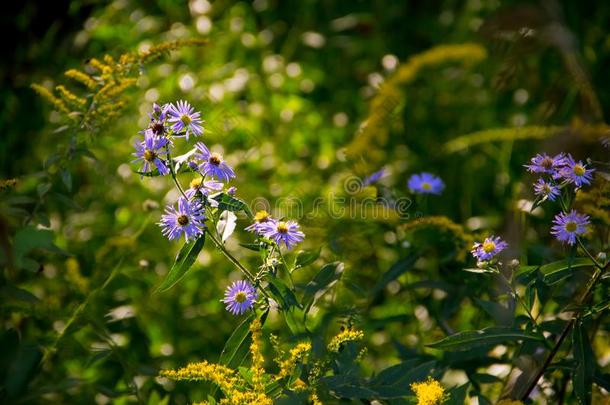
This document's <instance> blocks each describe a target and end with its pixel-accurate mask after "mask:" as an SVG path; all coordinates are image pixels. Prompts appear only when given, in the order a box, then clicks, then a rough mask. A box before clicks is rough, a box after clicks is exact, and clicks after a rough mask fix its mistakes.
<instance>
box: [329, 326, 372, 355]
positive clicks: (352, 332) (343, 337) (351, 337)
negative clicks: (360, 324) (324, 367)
mask: <svg viewBox="0 0 610 405" xmlns="http://www.w3.org/2000/svg"><path fill="white" fill-rule="evenodd" d="M363 338H364V332H362V331H361V330H357V329H353V328H347V329H345V330H344V331H343V332H341V333H339V334H338V335H336V336H335V337H333V338H332V340H331V341H330V343H329V344H328V351H331V352H338V351H339V349H340V348H341V345H342V344H343V343H346V342H357V341H360V340H362V339H363Z"/></svg>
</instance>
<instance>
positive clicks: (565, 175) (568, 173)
mask: <svg viewBox="0 0 610 405" xmlns="http://www.w3.org/2000/svg"><path fill="white" fill-rule="evenodd" d="M524 166H525V167H526V168H527V170H528V171H529V172H531V173H539V174H541V175H542V176H545V177H546V179H545V178H544V177H541V178H539V179H538V181H537V182H536V183H534V192H535V193H536V195H537V196H538V197H539V198H541V199H542V200H549V201H555V200H556V199H557V197H559V196H560V195H561V188H562V187H564V186H565V185H567V184H574V185H575V186H576V188H580V187H582V186H584V185H589V184H591V180H592V178H593V171H594V169H590V168H587V165H586V164H584V163H583V162H582V161H580V160H579V161H576V160H575V159H574V158H573V157H572V155H570V154H569V153H563V152H562V153H559V154H557V155H555V156H550V155H547V154H546V153H542V154H540V153H539V154H537V155H536V156H534V157H533V158H531V159H530V164H527V165H524Z"/></svg>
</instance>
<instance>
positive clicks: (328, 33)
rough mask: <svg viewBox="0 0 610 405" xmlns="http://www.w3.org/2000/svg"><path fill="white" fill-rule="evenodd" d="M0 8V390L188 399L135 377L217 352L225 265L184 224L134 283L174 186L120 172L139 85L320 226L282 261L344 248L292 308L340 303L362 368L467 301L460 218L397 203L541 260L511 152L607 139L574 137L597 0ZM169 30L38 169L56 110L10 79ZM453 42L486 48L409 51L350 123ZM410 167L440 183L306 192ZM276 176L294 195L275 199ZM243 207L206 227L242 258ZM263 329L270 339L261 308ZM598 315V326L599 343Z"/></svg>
mask: <svg viewBox="0 0 610 405" xmlns="http://www.w3.org/2000/svg"><path fill="white" fill-rule="evenodd" d="M1 18H2V22H3V26H4V27H7V28H8V31H10V35H9V36H8V37H7V39H6V41H5V51H4V57H3V58H2V60H1V61H0V76H1V78H2V87H1V88H0V98H1V99H2V100H3V108H2V109H1V110H0V133H1V134H2V136H0V178H1V179H3V180H7V179H16V180H17V183H16V185H15V187H12V186H11V187H9V189H8V190H5V191H3V192H2V193H3V194H2V195H1V196H0V197H1V201H0V204H1V205H0V209H1V211H0V234H1V235H0V243H1V245H2V247H3V254H2V257H1V258H2V259H3V260H2V263H3V268H4V271H3V273H2V301H1V302H2V308H1V313H2V333H3V335H2V344H0V364H2V367H0V381H4V383H3V384H2V392H0V398H2V401H7V402H6V403H92V402H96V403H99V404H104V403H109V402H113V403H136V402H140V403H151V404H152V403H157V402H158V401H160V400H161V398H166V397H167V399H168V400H169V401H170V403H187V402H190V401H192V400H200V399H202V398H201V396H200V395H201V393H202V392H203V389H204V388H202V387H197V386H196V385H187V384H174V383H168V382H163V381H161V380H158V379H157V378H156V377H155V376H156V374H157V372H158V370H159V369H160V368H167V367H176V366H178V365H181V364H185V363H187V362H189V361H196V360H200V359H204V358H205V359H210V360H215V359H217V357H218V355H219V353H220V351H221V349H222V347H223V344H224V342H225V340H226V339H227V338H228V336H229V335H230V333H231V331H232V330H233V329H234V328H235V326H236V324H237V320H236V319H235V318H234V317H232V316H229V315H228V313H227V312H226V311H225V310H224V308H223V305H222V303H221V302H220V299H221V297H222V293H223V290H224V287H225V286H226V285H227V284H228V282H229V280H233V279H236V278H238V277H239V275H238V274H237V273H236V272H235V271H234V269H233V268H232V267H231V266H230V264H229V263H227V261H226V260H225V259H224V258H223V257H222V256H220V255H218V254H217V253H216V252H214V251H213V249H212V248H211V247H210V246H207V247H206V248H205V249H204V252H202V254H201V255H200V257H199V259H198V261H197V264H196V265H195V267H194V268H193V269H192V270H191V271H190V272H189V273H188V275H187V276H186V278H185V280H184V281H183V282H182V283H180V284H179V285H178V286H176V287H174V288H173V289H172V290H170V291H168V292H166V293H163V294H154V293H153V291H154V289H155V288H156V286H157V285H159V283H160V281H161V280H162V277H163V275H164V274H165V273H166V272H167V270H168V268H169V266H171V263H172V260H173V258H174V256H175V253H176V251H177V250H178V249H179V246H180V244H178V243H169V242H168V241H167V240H165V239H164V238H163V236H162V235H161V233H160V230H159V228H158V226H157V225H155V223H156V222H157V221H158V219H159V217H160V215H161V211H162V207H163V206H164V205H165V204H166V203H168V202H172V201H174V200H175V198H176V194H175V192H174V191H170V190H171V184H170V183H169V182H168V181H167V179H159V178H156V179H144V180H141V179H140V178H139V176H138V175H137V174H134V173H133V168H134V167H133V165H131V164H130V161H131V160H132V156H131V153H132V143H133V140H134V139H135V137H136V135H137V133H138V131H139V130H140V129H142V128H143V127H144V126H145V125H146V122H147V116H146V112H147V111H149V109H150V107H151V104H152V103H153V102H159V103H163V102H170V101H175V100H178V99H185V100H188V101H189V102H190V103H192V104H193V105H194V106H195V108H196V109H198V110H200V111H201V112H202V117H203V118H204V120H205V121H206V123H205V127H206V133H205V135H204V138H203V140H204V142H206V144H208V145H215V146H217V147H221V148H222V150H224V153H225V157H226V159H227V160H228V161H229V162H230V163H231V164H233V165H234V167H235V170H236V173H237V176H238V177H237V179H236V180H235V182H234V183H233V184H234V185H235V186H236V187H237V190H238V195H239V196H240V197H241V198H242V199H244V200H246V201H248V202H253V203H257V204H260V203H261V201H267V202H269V204H270V206H271V208H275V211H276V212H275V213H276V214H280V213H281V212H286V210H287V211H288V212H289V213H290V214H291V216H293V217H296V219H297V220H299V222H300V223H301V225H302V227H303V230H304V232H305V234H306V235H307V237H306V240H305V242H304V243H303V245H302V246H300V248H303V249H316V248H318V247H321V248H322V255H321V258H320V259H319V261H318V262H317V263H316V264H315V265H314V266H312V268H311V269H304V270H303V271H302V272H300V273H298V274H296V277H297V279H299V280H301V281H303V280H304V281H307V280H309V279H310V278H311V276H312V274H313V272H314V271H315V268H319V265H320V264H321V263H324V262H329V261H333V260H341V261H344V262H345V264H346V270H345V274H344V276H343V278H342V280H341V281H340V283H339V284H338V285H337V286H336V287H335V289H334V290H333V292H332V294H329V296H328V297H327V298H328V299H327V305H326V306H325V307H324V306H323V307H321V308H320V311H319V314H318V316H317V317H316V319H317V320H316V321H315V322H314V325H313V328H314V330H316V331H317V332H318V333H320V334H322V335H325V336H329V335H332V334H334V333H336V331H337V330H338V329H339V327H340V325H341V324H342V322H344V321H345V316H344V315H345V314H349V315H350V317H351V318H353V319H355V320H356V322H357V323H359V324H360V325H361V327H362V328H363V329H364V330H365V333H366V335H367V347H368V349H369V355H368V358H367V360H368V361H367V362H365V368H366V369H367V371H369V372H370V371H373V370H378V369H379V368H380V367H382V366H384V365H387V364H390V363H392V362H394V361H396V359H397V358H400V357H404V356H408V355H409V353H411V351H413V350H417V351H425V350H426V349H424V346H423V345H424V343H428V342H430V341H433V340H436V339H438V338H440V337H442V336H443V330H445V331H446V328H449V329H450V330H463V329H468V328H472V327H482V326H486V325H487V324H488V323H489V319H488V317H487V316H486V315H485V314H484V313H482V311H480V310H479V309H477V308H476V306H474V305H473V304H472V297H477V296H482V295H484V294H487V292H486V291H487V287H486V286H485V285H482V284H481V283H479V282H477V281H476V277H475V276H471V275H469V274H468V275H464V273H460V272H459V270H460V269H461V268H463V267H464V260H465V259H464V256H463V251H464V248H465V246H466V245H465V243H466V242H467V241H468V238H466V240H461V239H460V238H459V237H456V236H455V235H454V234H452V233H451V232H446V230H443V229H440V230H435V229H431V230H430V229H428V230H424V231H422V232H419V233H417V236H416V237H414V236H413V233H412V232H410V231H408V227H407V228H405V224H407V223H409V221H411V220H413V219H414V218H416V217H417V218H419V217H424V218H426V217H432V216H440V215H443V216H447V217H448V218H451V220H453V221H454V222H455V223H458V224H462V225H463V226H464V229H465V230H466V232H467V233H468V235H470V233H475V234H476V233H478V232H482V231H484V230H489V229H491V230H495V231H496V233H501V234H503V235H504V236H505V238H506V239H508V240H509V241H510V242H511V246H512V249H513V252H514V254H516V255H519V259H520V260H521V261H522V263H528V262H534V263H540V262H542V261H550V260H554V259H557V258H558V257H561V254H562V251H561V248H560V247H559V246H558V245H556V244H554V243H552V242H551V238H550V235H549V234H548V223H549V220H550V218H551V217H552V212H550V211H548V212H547V211H543V212H540V213H537V214H536V215H528V214H525V213H524V211H523V210H522V207H523V203H524V202H525V203H526V202H527V201H531V200H532V193H531V191H530V185H529V183H531V182H532V181H533V178H532V177H530V176H528V175H526V174H525V173H524V170H523V168H522V164H524V163H525V162H526V160H527V159H529V157H530V156H532V155H533V154H534V153H537V152H538V151H547V152H549V153H553V152H558V151H561V150H565V151H570V152H571V153H573V154H574V155H575V156H576V157H577V158H579V159H584V158H586V157H591V158H594V159H598V160H599V159H603V158H604V157H605V158H606V159H607V155H608V149H604V148H603V147H602V146H601V144H600V143H599V140H598V138H599V136H600V135H603V134H604V133H605V132H607V129H606V127H605V124H604V117H605V116H607V115H608V113H609V109H610V100H608V97H609V94H610V93H609V90H610V88H609V85H608V80H607V74H608V71H609V70H608V68H609V67H610V66H609V62H610V33H609V32H608V31H607V22H608V21H609V20H610V7H608V6H607V5H606V4H605V3H603V2H586V1H581V2H574V1H568V0H566V1H551V0H549V1H540V2H521V1H503V2H500V1H483V0H467V1H453V0H452V1H441V0H435V1H427V2H414V1H413V2H411V1H407V2H398V1H389V0H388V1H332V0H322V1H313V0H305V1H299V2H288V1H284V2H283V1H279V0H255V1H253V2H238V1H215V2H212V3H209V2H207V1H205V0H194V1H190V2H187V1H170V0H155V1H153V0H151V1H142V0H139V1H130V0H117V1H113V2H97V1H57V2H55V1H54V2H38V1H23V2H12V3H9V4H7V5H6V6H5V7H4V11H3V13H2V17H1ZM187 38H203V39H206V40H207V44H206V45H204V46H201V47H184V48H182V49H179V50H177V51H172V52H171V53H170V54H168V55H166V56H164V57H162V58H160V59H159V60H157V61H154V62H153V63H151V64H148V65H146V66H145V67H144V68H143V69H142V71H141V72H140V75H139V78H138V82H137V86H135V87H134V88H132V89H131V90H129V92H128V96H129V98H128V104H127V107H126V109H125V110H124V111H123V112H122V114H121V115H120V116H119V117H117V118H115V119H113V120H112V121H111V122H110V123H108V124H107V125H106V126H104V128H102V129H101V130H100V131H98V132H97V133H95V134H94V135H93V136H92V137H91V139H89V140H87V142H86V145H87V150H88V151H87V152H82V153H77V152H74V153H72V155H70V157H71V158H70V159H68V160H66V162H65V163H62V164H63V165H64V166H63V167H62V169H61V170H59V169H56V168H51V169H46V170H45V169H44V162H45V161H47V159H48V158H49V156H51V155H52V154H53V153H55V152H56V151H57V150H65V149H66V148H68V149H69V148H70V147H71V142H72V136H74V135H76V134H74V133H69V131H68V132H66V131H63V132H57V131H55V130H56V129H57V128H58V127H60V126H61V124H62V123H61V118H60V116H59V115H58V114H57V113H56V112H54V111H53V109H52V108H51V107H50V106H49V105H47V104H46V103H45V102H44V100H42V99H40V98H39V97H38V96H37V95H36V94H35V93H34V91H32V89H31V88H30V84H31V83H41V84H43V85H47V86H51V85H52V84H61V83H66V82H67V80H66V78H65V77H63V72H64V71H66V70H68V69H71V68H75V69H85V66H86V62H87V60H89V59H90V58H93V57H95V58H98V59H99V58H101V57H102V56H103V55H104V54H110V55H112V56H114V57H115V58H117V57H118V56H120V55H121V54H122V53H125V52H139V51H145V50H146V49H148V48H150V47H151V46H154V45H156V44H159V43H162V42H164V41H171V40H176V39H187ZM462 43H476V44H479V45H480V46H482V47H484V48H485V49H486V52H487V57H486V58H485V59H483V60H482V61H479V62H478V63H475V62H476V61H470V62H472V63H468V62H469V61H466V63H463V62H461V61H448V62H443V63H439V64H438V65H435V64H432V65H431V66H426V67H423V68H422V69H421V70H420V71H419V72H418V73H417V74H416V75H415V76H414V78H413V79H412V80H409V81H408V83H407V82H405V83H399V85H397V87H396V88H395V89H393V90H394V91H396V92H397V94H398V95H399V97H398V100H399V103H398V104H397V105H396V106H393V108H392V111H391V113H388V114H387V116H385V115H384V119H383V121H382V124H383V126H384V129H383V130H380V131H379V132H376V131H377V130H378V128H373V131H369V135H367V136H364V135H363V133H366V130H365V131H363V130H362V128H361V125H362V123H363V122H364V121H365V120H366V119H367V117H369V118H370V117H371V116H372V115H374V114H384V112H383V111H382V112H379V111H377V110H375V109H371V105H372V104H371V100H373V98H374V97H375V95H376V94H377V92H378V89H379V88H380V86H382V83H384V81H386V80H387V79H388V78H390V77H392V74H393V73H394V72H396V71H397V70H400V68H401V67H402V66H406V65H408V63H409V62H408V61H409V58H410V57H412V56H413V55H416V54H418V53H421V52H424V51H426V50H428V49H430V48H432V47H434V46H437V45H442V44H462ZM69 86H71V88H75V89H78V86H74V85H73V84H70V85H69ZM532 126H543V127H546V128H548V129H547V130H546V131H547V132H544V131H543V132H544V133H545V134H546V135H545V137H544V139H539V137H536V136H534V135H531V136H530V134H531V133H533V130H532ZM496 128H509V130H508V131H507V132H506V133H507V135H506V136H501V137H500V138H501V139H500V140H493V141H487V140H485V138H481V136H477V135H475V136H471V137H467V138H465V139H466V140H465V141H464V142H465V143H462V144H460V145H466V146H460V147H459V148H458V149H459V150H455V151H453V150H450V149H448V147H447V145H448V142H450V141H452V140H455V139H456V138H458V137H461V136H464V135H468V134H472V133H476V132H478V131H485V130H489V129H496ZM383 134H385V135H383ZM515 134H520V135H515ZM517 136H521V137H522V138H524V139H521V140H519V139H517V140H515V139H514V138H515V137H517ZM494 139H495V138H494ZM469 142H472V145H470V143H469ZM468 145H470V147H468ZM185 151H186V150H185ZM381 167H385V168H386V169H387V172H388V174H387V175H386V176H385V177H384V178H383V180H381V184H382V186H380V187H378V188H377V189H375V188H364V189H362V190H359V191H360V192H359V193H358V195H355V196H354V195H353V193H351V192H350V191H349V190H346V180H348V179H350V178H353V177H352V176H356V178H359V179H362V178H363V177H364V176H366V175H368V174H370V173H372V172H374V171H376V170H378V169H380V168H381ZM420 171H429V172H432V173H435V174H437V175H439V176H441V178H442V179H443V180H444V181H445V183H446V185H447V187H446V189H445V192H444V194H443V197H440V198H430V199H429V200H428V201H426V202H423V201H415V200H414V201H413V204H412V205H410V206H409V207H408V208H407V209H406V214H408V215H403V216H402V217H401V216H400V215H395V214H392V215H387V216H385V217H383V218H379V217H377V218H375V217H371V216H364V217H363V216H359V215H356V216H354V217H352V216H351V215H349V214H348V213H346V214H345V215H340V216H339V217H338V218H336V215H331V213H330V212H329V211H328V209H327V208H328V206H329V205H331V204H332V201H334V200H333V198H334V197H336V196H339V197H341V196H343V197H345V196H347V197H349V198H364V197H366V196H371V195H374V196H378V197H384V198H388V199H390V200H392V201H393V198H398V197H400V196H408V191H407V188H406V180H407V178H408V177H409V176H410V175H411V174H412V173H415V172H420ZM65 173H69V175H68V174H65ZM182 179H183V181H184V183H185V184H186V183H187V182H188V181H189V180H190V178H188V176H184V177H183V178H182ZM41 185H44V186H43V187H42V189H41ZM47 185H48V187H47ZM333 196H334V197H333ZM286 198H294V199H297V200H298V204H299V205H298V206H297V208H294V207H293V209H290V207H289V206H288V205H287V204H288V203H287V202H286V200H282V199H286ZM520 201H521V205H519V202H520ZM278 207H279V209H278ZM316 207H317V209H316ZM320 207H322V208H320ZM403 214H404V213H403ZM246 225H248V223H247V221H246V220H245V219H243V218H240V222H239V224H238V228H239V232H236V234H235V235H234V236H233V237H232V239H231V241H230V242H229V244H228V248H229V250H230V251H232V252H234V253H235V255H236V256H237V257H239V258H240V259H243V261H244V262H245V263H247V264H248V265H249V266H251V267H254V266H257V265H259V263H258V262H257V257H256V255H255V254H253V253H252V252H249V251H247V250H244V249H241V248H240V247H239V245H238V242H249V241H250V237H249V236H248V235H247V233H245V232H243V231H242V230H241V229H243V227H245V226H246ZM19 232H21V234H20V233H19ZM18 235H20V236H19V237H18ZM600 240H604V241H605V242H604V243H607V239H600ZM17 241H19V242H20V243H21V245H18V244H17ZM17 246H19V248H18V249H21V250H20V251H18V252H16V251H15V248H16V247H17ZM415 248H417V249H423V250H424V251H425V252H426V253H425V255H424V257H425V260H424V261H421V262H419V264H418V266H417V269H416V270H415V271H413V272H411V273H409V275H407V276H404V277H402V278H400V279H399V280H398V282H394V283H391V284H390V285H388V287H387V288H386V289H385V290H384V291H383V292H382V293H380V294H378V295H376V296H375V297H373V298H371V297H370V296H369V295H368V291H367V290H369V289H370V288H371V286H373V285H374V284H375V283H376V282H377V281H378V280H379V278H380V276H381V275H382V274H383V273H384V272H385V271H386V270H387V269H388V267H389V266H390V265H391V264H392V263H394V262H396V261H397V260H398V259H400V258H402V257H404V256H405V255H406V253H407V252H408V251H410V250H411V249H415ZM467 248H468V246H466V249H467ZM518 249H520V250H518ZM460 252H461V254H460ZM20 254H21V255H23V257H24V258H25V257H26V256H27V257H28V258H29V259H30V260H33V261H34V263H37V264H38V265H32V264H31V262H30V264H29V265H27V266H23V268H10V267H11V266H8V264H7V263H9V261H8V259H10V256H11V255H20ZM423 280H434V281H436V282H438V283H442V287H443V288H444V289H445V290H444V291H445V293H444V295H443V294H441V295H439V294H434V293H433V292H434V290H432V289H413V288H406V286H407V285H408V284H410V283H413V282H416V281H423ZM460 309H461V312H458V310H460ZM486 322H487V323H486ZM605 322H608V321H605ZM439 325H440V326H439ZM268 328H269V330H275V331H279V334H280V339H282V337H283V336H282V332H281V331H282V329H283V328H284V326H283V324H282V320H281V319H280V318H278V317H277V316H274V314H273V313H272V314H271V322H270V323H269V325H268ZM607 330H608V328H607V325H606V328H604V327H601V328H600V333H599V334H598V340H599V342H600V343H599V348H600V353H602V355H601V356H602V358H603V359H605V360H603V361H604V362H605V363H606V364H607V363H610V361H609V358H608V356H609V355H608V347H607V345H608V344H607V342H608V335H607V332H606V331H607ZM285 339H290V337H289V336H285ZM604 342H605V343H604ZM269 366H270V367H271V366H272V365H271V364H270V365H269ZM168 396H169V397H168Z"/></svg>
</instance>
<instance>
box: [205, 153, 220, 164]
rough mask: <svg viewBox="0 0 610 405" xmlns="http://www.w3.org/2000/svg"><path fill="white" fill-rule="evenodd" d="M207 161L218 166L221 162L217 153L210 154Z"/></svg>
mask: <svg viewBox="0 0 610 405" xmlns="http://www.w3.org/2000/svg"><path fill="white" fill-rule="evenodd" d="M208 161H209V162H210V163H211V164H213V165H215V166H218V165H219V164H220V163H221V162H222V156H221V155H220V154H219V153H212V154H211V155H210V159H208Z"/></svg>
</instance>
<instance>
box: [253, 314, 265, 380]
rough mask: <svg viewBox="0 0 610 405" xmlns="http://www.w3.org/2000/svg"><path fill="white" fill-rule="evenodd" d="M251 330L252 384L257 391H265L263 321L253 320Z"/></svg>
mask: <svg viewBox="0 0 610 405" xmlns="http://www.w3.org/2000/svg"><path fill="white" fill-rule="evenodd" d="M250 332H251V333H252V343H251V344H250V354H251V355H252V367H251V371H252V384H253V385H254V389H255V390H256V391H257V392H264V391H265V386H264V383H263V376H264V374H265V370H264V369H263V365H264V364H265V359H264V357H263V355H262V353H261V340H262V334H261V322H260V320H259V319H258V318H257V319H255V320H254V321H252V324H251V325H250Z"/></svg>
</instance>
